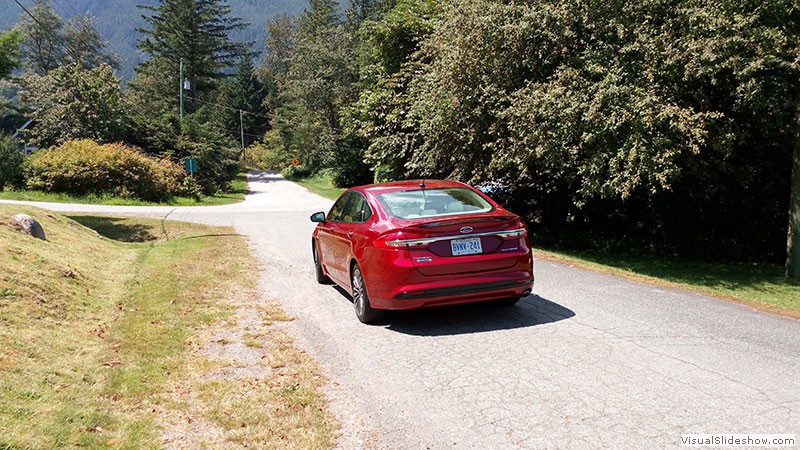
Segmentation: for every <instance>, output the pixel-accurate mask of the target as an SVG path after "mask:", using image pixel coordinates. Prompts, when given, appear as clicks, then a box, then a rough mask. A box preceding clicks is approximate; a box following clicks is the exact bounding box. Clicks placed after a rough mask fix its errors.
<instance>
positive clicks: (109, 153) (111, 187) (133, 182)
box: [24, 139, 185, 201]
mask: <svg viewBox="0 0 800 450" xmlns="http://www.w3.org/2000/svg"><path fill="white" fill-rule="evenodd" d="M24 169H25V175H26V184H27V187H28V188H30V189H39V190H45V191H48V192H65V193H69V194H74V195H87V194H97V195H104V194H111V195H117V196H121V197H131V198H138V199H141V200H148V201H161V200H166V199H169V198H170V197H172V196H174V195H176V194H178V193H179V192H180V189H181V185H182V181H183V178H184V177H185V174H184V171H183V170H182V168H181V167H180V166H178V165H177V164H174V163H172V162H170V161H168V160H166V159H161V160H156V159H152V158H148V157H147V156H145V155H143V154H142V153H141V151H140V150H139V149H138V148H135V147H128V146H125V145H122V144H104V145H100V144H98V143H96V142H94V141H92V140H88V139H81V140H74V141H68V142H65V143H64V144H62V145H60V146H58V147H52V148H50V149H48V150H42V151H39V152H37V153H36V154H34V155H32V156H31V157H30V158H28V160H27V161H26V163H25V166H24Z"/></svg>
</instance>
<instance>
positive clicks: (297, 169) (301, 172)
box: [281, 164, 311, 180]
mask: <svg viewBox="0 0 800 450" xmlns="http://www.w3.org/2000/svg"><path fill="white" fill-rule="evenodd" d="M281 175H283V176H284V178H286V179H287V180H299V179H301V178H308V177H310V176H311V169H310V168H308V167H306V166H304V165H302V164H301V165H297V166H288V167H286V168H285V169H283V170H282V171H281Z"/></svg>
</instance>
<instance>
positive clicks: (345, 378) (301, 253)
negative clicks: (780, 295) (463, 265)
mask: <svg viewBox="0 0 800 450" xmlns="http://www.w3.org/2000/svg"><path fill="white" fill-rule="evenodd" d="M250 181H251V184H250V189H251V195H249V196H248V197H247V199H246V201H245V202H243V203H240V204H237V205H227V206H217V207H204V208H165V207H154V208H151V207H140V208H131V207H108V206H102V207H98V206H87V205H59V204H39V206H43V207H46V208H49V209H53V210H59V211H81V212H94V213H101V212H102V213H112V214H136V215H147V216H155V217H168V218H170V219H174V220H183V221H192V222H200V223H207V224H214V225H232V226H234V227H235V229H236V230H237V231H238V232H239V233H241V234H243V235H246V236H247V237H248V238H249V239H250V242H251V244H252V248H253V250H254V251H255V252H256V253H257V254H258V256H259V257H260V258H261V260H262V261H263V265H264V267H263V277H262V282H261V286H262V288H263V290H264V297H265V299H275V300H279V301H280V303H281V304H282V305H283V307H284V309H285V310H286V311H287V312H289V313H290V314H292V315H294V316H295V317H297V320H295V321H294V322H291V323H289V324H286V325H285V326H286V327H287V328H288V329H289V332H290V333H291V334H292V335H293V336H294V337H295V339H296V341H297V343H298V344H299V345H300V346H301V347H303V348H305V349H307V350H308V351H310V352H311V353H312V354H313V355H314V356H315V357H316V358H317V360H318V361H319V362H320V363H321V364H322V366H323V367H324V368H325V370H326V371H327V373H328V375H329V377H330V379H331V383H330V386H329V388H328V389H327V391H328V392H327V393H328V395H329V396H330V397H331V399H332V403H331V408H332V410H333V412H334V413H335V414H337V415H338V416H339V418H340V420H341V421H342V423H343V436H342V439H341V441H340V444H339V447H340V448H343V449H360V448H377V449H428V448H430V449H529V448H530V449H535V448H546V449H554V448H564V449H572V448H576V449H584V448H586V449H589V448H623V449H624V448H631V449H642V448H665V447H677V446H679V442H680V441H679V439H680V435H681V434H682V433H769V434H776V433H794V434H796V435H797V437H800V321H797V320H794V319H787V318H782V317H777V316H773V315H769V314H766V313H762V312H758V311H754V310H751V309H749V308H746V307H743V306H740V305H736V304H731V303H727V302H724V301H720V300H717V299H713V298H708V297H704V296H701V295H697V294H692V293H686V292H681V291H674V290H669V289H663V288H656V287H653V286H649V285H645V284H639V283H634V282H631V281H626V280H622V279H619V278H616V277H613V276H609V275H603V274H597V273H593V272H587V271H584V270H580V269H577V268H572V267H569V266H565V265H560V264H554V263H549V262H537V263H536V264H537V265H536V283H537V284H536V286H535V290H534V291H535V294H536V295H535V296H532V297H530V298H528V299H526V300H524V301H522V302H520V304H518V306H516V307H513V308H495V307H486V306H471V307H458V308H448V309H441V310H428V311H421V312H408V313H402V314H395V315H393V316H392V317H391V318H390V319H389V320H387V321H386V322H384V323H383V324H380V325H377V326H366V325H362V324H360V323H359V322H358V321H357V320H356V318H355V316H354V313H353V311H352V304H351V303H350V302H349V299H348V298H347V297H346V296H345V295H344V294H343V293H341V292H340V291H338V290H337V289H336V288H334V287H331V286H319V285H317V284H315V282H314V281H313V280H314V276H313V270H312V269H313V268H312V264H311V254H310V235H311V231H312V229H313V224H312V223H311V222H310V221H309V220H308V216H309V215H310V213H312V212H314V211H319V210H326V209H327V208H329V207H330V204H331V202H329V201H327V200H324V199H322V198H320V197H318V196H316V195H313V194H310V193H308V192H307V191H306V190H304V189H303V188H301V187H298V186H297V185H294V184H292V183H289V182H286V181H285V180H283V179H282V178H281V177H280V176H279V175H274V174H269V173H264V172H262V173H254V174H252V177H251V180H250Z"/></svg>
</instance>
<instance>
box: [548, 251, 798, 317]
mask: <svg viewBox="0 0 800 450" xmlns="http://www.w3.org/2000/svg"><path fill="white" fill-rule="evenodd" d="M537 256H538V257H540V258H545V259H552V260H556V261H558V262H565V263H570V264H576V265H579V266H582V267H585V268H587V269H590V270H598V271H604V272H609V273H612V274H615V275H620V276H624V277H627V278H631V279H634V280H637V281H643V282H647V283H653V284H658V285H661V286H665V287H672V288H677V289H687V290H692V291H696V292H701V293H705V294H709V295H713V296H717V297H721V298H725V299H728V300H732V301H735V302H738V303H743V304H747V305H749V306H752V307H755V308H758V309H763V310H767V311H771V312H775V313H778V314H783V315H788V316H792V317H797V318H800V280H787V279H786V278H784V276H783V267H781V266H777V265H769V264H744V263H742V264H735V263H708V262H699V261H690V260H685V259H679V258H663V257H654V256H635V255H620V254H601V253H590V252H569V251H560V252H551V251H545V250H537Z"/></svg>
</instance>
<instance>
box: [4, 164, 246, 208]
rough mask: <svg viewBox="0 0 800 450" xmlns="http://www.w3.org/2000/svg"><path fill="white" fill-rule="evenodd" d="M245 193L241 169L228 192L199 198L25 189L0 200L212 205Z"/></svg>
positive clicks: (237, 198)
mask: <svg viewBox="0 0 800 450" xmlns="http://www.w3.org/2000/svg"><path fill="white" fill-rule="evenodd" d="M245 195H247V171H244V170H243V171H242V172H240V173H238V174H237V175H236V177H235V178H234V179H233V181H232V182H231V189H230V192H225V193H220V194H217V195H211V196H209V195H201V196H200V198H199V199H196V198H194V197H175V198H173V199H171V200H170V201H167V202H164V203H154V202H145V201H142V200H136V199H131V198H122V197H113V196H101V195H86V196H75V195H70V194H64V193H54V192H44V191H26V190H13V189H10V190H4V191H0V200H20V201H29V202H50V203H80V204H94V205H125V206H159V205H167V206H213V205H227V204H231V203H238V202H241V201H243V200H244V197H245Z"/></svg>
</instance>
